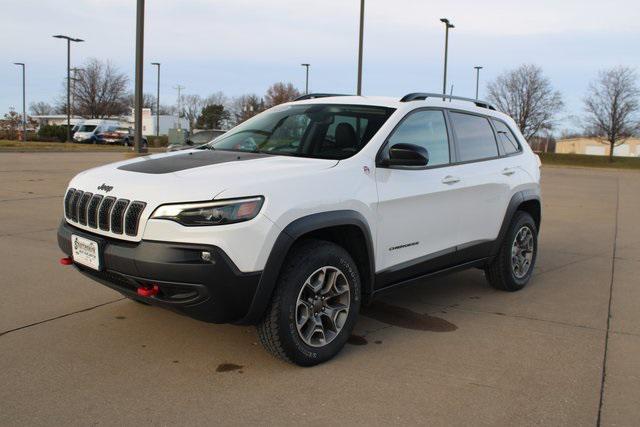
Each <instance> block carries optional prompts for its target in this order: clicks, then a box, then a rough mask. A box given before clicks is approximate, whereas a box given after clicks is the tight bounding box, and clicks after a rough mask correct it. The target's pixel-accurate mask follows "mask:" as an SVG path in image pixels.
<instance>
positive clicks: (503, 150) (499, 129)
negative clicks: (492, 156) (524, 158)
mask: <svg viewBox="0 0 640 427" xmlns="http://www.w3.org/2000/svg"><path fill="white" fill-rule="evenodd" d="M493 125H494V126H495V128H496V133H497V134H498V147H499V148H500V154H501V155H506V156H508V155H509V154H513V153H517V152H519V151H520V144H519V143H518V140H517V139H516V136H515V135H514V134H513V132H511V129H509V126H507V125H506V124H504V123H503V122H501V121H500V120H493Z"/></svg>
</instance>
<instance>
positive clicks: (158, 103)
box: [151, 62, 160, 136]
mask: <svg viewBox="0 0 640 427" xmlns="http://www.w3.org/2000/svg"><path fill="white" fill-rule="evenodd" d="M151 65H155V66H156V67H158V90H157V91H156V136H160V63H159V62H152V63H151Z"/></svg>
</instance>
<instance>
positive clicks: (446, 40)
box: [440, 18, 455, 101]
mask: <svg viewBox="0 0 640 427" xmlns="http://www.w3.org/2000/svg"><path fill="white" fill-rule="evenodd" d="M440 22H442V23H444V25H445V27H444V28H445V33H444V77H443V80H442V95H446V94H447V58H448V56H449V29H450V28H455V25H453V24H452V23H451V22H449V20H448V19H447V18H442V19H440ZM444 99H445V98H444V96H443V97H442V100H443V101H444Z"/></svg>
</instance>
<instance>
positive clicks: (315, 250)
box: [257, 240, 360, 366]
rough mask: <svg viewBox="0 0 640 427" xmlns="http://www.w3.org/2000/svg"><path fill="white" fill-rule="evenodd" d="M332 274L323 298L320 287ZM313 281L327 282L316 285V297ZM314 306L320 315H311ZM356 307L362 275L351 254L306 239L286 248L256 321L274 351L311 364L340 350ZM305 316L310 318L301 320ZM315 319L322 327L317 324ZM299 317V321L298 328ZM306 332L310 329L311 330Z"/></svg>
mask: <svg viewBox="0 0 640 427" xmlns="http://www.w3.org/2000/svg"><path fill="white" fill-rule="evenodd" d="M332 277H335V278H336V279H335V281H334V282H335V286H332V287H331V292H327V293H326V294H324V295H326V296H325V298H326V299H325V298H322V297H321V293H322V290H324V289H326V288H327V287H328V286H329V285H328V284H329V283H331V280H329V279H330V278H332ZM312 281H313V283H317V284H318V286H319V284H320V283H324V284H325V285H326V286H325V285H323V286H319V289H321V291H319V292H318V293H317V294H316V297H318V298H315V297H314V296H313V295H314V293H313V292H314V291H313V288H312V287H311V283H312ZM346 289H348V298H347V297H345V295H346V294H347V292H346ZM334 291H335V292H334ZM331 295H333V296H331ZM342 306H346V307H348V311H347V312H346V313H345V312H344V309H342V308H339V309H336V307H342ZM320 307H323V308H320ZM325 309H326V312H325ZM313 310H317V313H318V314H317V315H314V312H313ZM359 311H360V276H359V274H358V269H357V266H356V264H355V262H354V261H353V259H352V258H351V256H350V255H349V253H348V252H347V251H346V250H344V249H343V248H342V247H340V246H338V245H335V244H333V243H330V242H326V241H322V240H306V241H304V242H302V243H300V244H297V245H296V246H294V247H293V248H292V250H291V251H290V252H289V255H288V256H287V259H286V260H285V262H284V264H283V267H282V271H281V273H280V277H279V278H278V282H277V284H276V289H275V291H274V295H273V298H272V301H271V304H270V305H269V307H268V308H267V312H266V314H265V316H264V318H263V319H262V321H261V322H260V323H259V324H258V325H257V330H258V336H259V338H260V342H261V343H262V345H263V346H264V347H265V348H266V349H267V351H269V352H270V353H271V354H273V355H274V356H276V357H278V358H280V359H282V360H285V361H287V362H290V363H294V364H296V365H299V366H313V365H317V364H319V363H322V362H326V361H327V360H329V359H331V358H332V357H334V356H335V355H336V354H337V353H338V352H340V350H341V349H342V347H344V345H345V343H346V342H347V339H348V338H349V336H350V335H351V332H352V331H353V327H354V326H355V323H356V319H357V317H358V313H359ZM333 313H335V315H333ZM309 314H310V315H309ZM305 318H307V319H308V320H307V321H306V322H303V319H305ZM331 318H333V319H334V321H331V320H330V319H331ZM318 320H320V325H322V326H319V325H318V324H317V323H315V322H316V321H318ZM298 321H300V322H299V323H300V324H301V325H302V326H300V331H299V326H298ZM332 326H335V327H332ZM340 326H341V327H340ZM317 328H321V329H322V331H323V332H322V333H321V332H320V331H319V330H318V329H317ZM309 331H314V332H312V333H311V334H309V333H308V332H309ZM303 335H305V336H306V338H303Z"/></svg>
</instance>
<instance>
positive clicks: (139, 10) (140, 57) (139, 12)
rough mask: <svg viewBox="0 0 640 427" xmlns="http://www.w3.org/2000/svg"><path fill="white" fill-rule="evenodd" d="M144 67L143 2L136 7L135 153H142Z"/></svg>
mask: <svg viewBox="0 0 640 427" xmlns="http://www.w3.org/2000/svg"><path fill="white" fill-rule="evenodd" d="M143 67H144V0H138V4H137V7H136V77H135V95H134V97H135V99H134V114H135V117H134V125H133V126H134V128H135V136H134V138H135V139H134V141H135V151H136V153H141V152H142V105H143V101H142V96H143V95H142V90H143V88H142V72H143Z"/></svg>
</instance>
